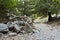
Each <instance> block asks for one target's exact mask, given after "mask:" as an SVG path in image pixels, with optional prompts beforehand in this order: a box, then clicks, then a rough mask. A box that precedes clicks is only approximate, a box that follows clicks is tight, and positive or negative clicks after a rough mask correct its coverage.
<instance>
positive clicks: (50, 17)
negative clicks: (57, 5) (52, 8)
mask: <svg viewBox="0 0 60 40" xmlns="http://www.w3.org/2000/svg"><path fill="white" fill-rule="evenodd" d="M51 21H52V16H51V12H48V22H51Z"/></svg>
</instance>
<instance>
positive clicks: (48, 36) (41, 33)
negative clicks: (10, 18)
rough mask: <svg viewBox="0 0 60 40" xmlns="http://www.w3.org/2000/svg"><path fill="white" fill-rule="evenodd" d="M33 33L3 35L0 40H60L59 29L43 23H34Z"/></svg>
mask: <svg viewBox="0 0 60 40" xmlns="http://www.w3.org/2000/svg"><path fill="white" fill-rule="evenodd" d="M34 26H35V29H33V30H34V33H26V34H22V33H20V34H16V35H15V36H9V35H8V34H7V35H3V37H2V40H60V28H59V27H52V26H50V25H48V24H44V23H34Z"/></svg>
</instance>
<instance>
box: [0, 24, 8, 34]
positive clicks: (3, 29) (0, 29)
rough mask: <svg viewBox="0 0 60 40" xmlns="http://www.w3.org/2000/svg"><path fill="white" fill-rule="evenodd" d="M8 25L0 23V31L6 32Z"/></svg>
mask: <svg viewBox="0 0 60 40" xmlns="http://www.w3.org/2000/svg"><path fill="white" fill-rule="evenodd" d="M8 31H9V30H8V26H7V25H6V24H3V23H0V32H1V33H8Z"/></svg>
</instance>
